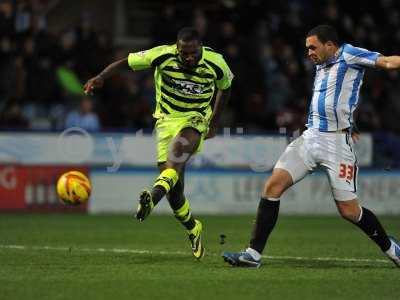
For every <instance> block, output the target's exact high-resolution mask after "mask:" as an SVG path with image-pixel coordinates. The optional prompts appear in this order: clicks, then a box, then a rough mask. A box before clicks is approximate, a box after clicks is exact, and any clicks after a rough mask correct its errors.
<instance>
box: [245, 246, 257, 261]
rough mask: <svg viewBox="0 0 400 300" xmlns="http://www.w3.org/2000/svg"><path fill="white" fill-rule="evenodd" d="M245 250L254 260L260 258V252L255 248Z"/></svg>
mask: <svg viewBox="0 0 400 300" xmlns="http://www.w3.org/2000/svg"><path fill="white" fill-rule="evenodd" d="M246 252H247V253H249V254H250V255H251V256H252V257H253V258H254V259H255V260H260V259H261V254H260V253H258V251H257V250H254V249H252V248H247V249H246Z"/></svg>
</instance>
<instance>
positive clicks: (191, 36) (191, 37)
mask: <svg viewBox="0 0 400 300" xmlns="http://www.w3.org/2000/svg"><path fill="white" fill-rule="evenodd" d="M177 40H178V41H179V40H181V41H184V42H191V41H199V42H200V41H201V38H200V33H199V32H198V31H197V29H196V28H194V27H183V28H182V29H181V30H179V31H178V36H177Z"/></svg>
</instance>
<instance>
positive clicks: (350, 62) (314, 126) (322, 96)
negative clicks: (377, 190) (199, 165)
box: [223, 25, 400, 267]
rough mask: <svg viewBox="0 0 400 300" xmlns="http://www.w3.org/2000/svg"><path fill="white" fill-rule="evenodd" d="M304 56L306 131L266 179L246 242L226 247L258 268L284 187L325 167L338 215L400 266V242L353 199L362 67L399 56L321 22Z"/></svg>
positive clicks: (388, 65)
mask: <svg viewBox="0 0 400 300" xmlns="http://www.w3.org/2000/svg"><path fill="white" fill-rule="evenodd" d="M306 48H307V50H308V56H309V58H310V59H311V61H312V62H313V63H314V64H315V65H316V71H315V79H314V87H313V95H312V99H311V104H310V108H309V115H308V123H307V124H306V126H307V130H305V131H304V132H303V134H302V135H301V136H300V137H299V138H297V139H295V140H294V141H293V142H292V143H291V144H289V146H288V147H287V148H286V151H285V152H284V153H283V154H282V155H281V157H280V158H279V160H278V162H277V163H276V165H275V167H274V170H273V172H272V176H271V177H270V178H268V180H267V181H266V183H265V187H264V190H263V192H262V197H261V200H260V203H259V206H258V211H257V218H256V222H255V224H254V227H253V231H252V235H251V240H250V245H249V247H248V248H247V249H246V250H245V251H242V252H225V253H224V254H223V257H224V260H225V261H227V262H228V263H230V264H232V265H235V266H246V267H259V266H260V265H261V254H262V252H263V251H264V248H265V245H266V242H267V239H268V237H269V235H270V233H271V232H272V230H273V228H274V226H275V223H276V221H277V218H278V212H279V203H280V201H279V200H280V197H281V196H282V194H283V193H284V191H285V190H286V189H288V188H289V187H290V186H292V185H293V184H295V183H297V182H298V181H300V180H302V179H303V178H304V177H305V176H306V175H307V174H309V173H310V172H313V171H314V170H316V169H317V168H320V169H322V170H323V171H325V172H326V174H327V175H328V178H329V184H330V186H331V190H332V195H333V198H334V200H335V204H336V206H337V208H338V211H339V213H340V214H341V216H342V217H343V218H344V219H346V220H348V221H350V222H351V223H353V224H354V225H356V226H357V227H359V228H360V229H361V230H362V231H363V232H364V233H366V234H367V235H368V236H369V238H370V239H371V240H372V241H373V242H375V243H376V244H377V245H378V246H379V248H380V249H381V250H382V251H383V252H384V253H385V254H386V255H387V256H388V258H389V259H391V260H392V261H393V262H394V263H395V264H396V265H397V266H398V267H400V245H399V243H398V242H397V241H396V240H395V239H394V238H393V237H389V236H388V235H387V234H386V232H385V230H384V229H383V227H382V225H381V224H380V222H379V221H378V219H377V217H376V216H375V214H374V213H373V212H371V211H370V210H369V209H367V208H365V207H361V206H360V204H359V202H358V199H357V171H358V167H357V159H356V154H355V153H354V150H353V141H352V138H351V137H352V128H353V112H354V110H355V108H356V106H357V104H358V99H359V92H360V87H361V84H362V79H363V76H364V72H365V68H367V67H376V68H380V69H385V70H394V69H399V68H400V56H383V55H381V54H380V53H377V52H371V51H368V50H366V49H363V48H357V47H354V46H352V45H350V44H341V45H340V44H339V40H338V36H337V33H336V30H335V29H334V28H333V27H331V26H328V25H319V26H317V27H315V28H314V29H312V30H311V31H310V32H309V33H308V35H307V37H306Z"/></svg>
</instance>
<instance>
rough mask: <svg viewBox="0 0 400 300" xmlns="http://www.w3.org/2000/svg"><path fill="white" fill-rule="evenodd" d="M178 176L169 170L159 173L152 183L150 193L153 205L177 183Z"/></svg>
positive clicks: (172, 170)
mask: <svg viewBox="0 0 400 300" xmlns="http://www.w3.org/2000/svg"><path fill="white" fill-rule="evenodd" d="M178 180H179V175H178V172H176V171H175V170H174V169H172V168H169V169H165V170H164V171H162V172H161V174H160V175H159V176H158V177H157V179H156V181H155V182H154V186H153V190H152V192H151V195H152V200H153V204H154V205H156V204H157V203H158V202H160V200H161V198H162V197H164V196H165V195H166V194H167V193H168V192H169V191H170V190H171V189H172V188H173V187H174V186H175V184H176V183H177V182H178Z"/></svg>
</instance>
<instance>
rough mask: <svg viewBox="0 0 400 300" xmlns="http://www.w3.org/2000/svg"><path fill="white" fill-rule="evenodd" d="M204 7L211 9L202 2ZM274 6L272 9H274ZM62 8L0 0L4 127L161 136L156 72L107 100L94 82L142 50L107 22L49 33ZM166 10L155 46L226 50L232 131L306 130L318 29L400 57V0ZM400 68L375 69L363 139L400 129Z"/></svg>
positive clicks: (138, 76) (118, 88)
mask: <svg viewBox="0 0 400 300" xmlns="http://www.w3.org/2000/svg"><path fill="white" fill-rule="evenodd" d="M197 2H199V3H197ZM264 2H265V3H264ZM51 3H52V2H51V1H47V0H30V1H28V0H21V1H4V0H1V1H0V127H1V128H3V129H6V128H12V129H45V130H61V129H64V128H66V127H69V126H75V125H76V126H83V127H85V128H87V129H88V130H93V131H97V130H109V129H112V130H134V129H139V128H145V129H149V128H151V127H152V125H153V119H152V116H151V114H152V111H153V108H154V89H153V78H152V76H153V75H152V72H151V71H148V72H147V71H146V72H138V73H135V72H131V71H129V70H128V68H127V70H126V72H122V73H121V74H119V75H117V76H115V77H113V78H111V79H110V80H108V81H107V83H106V85H105V87H104V89H102V90H101V91H99V92H98V93H97V94H96V95H95V97H93V98H87V97H85V96H84V95H83V94H82V89H81V88H82V84H83V83H84V82H85V81H86V80H87V79H89V78H90V77H92V76H94V75H95V74H97V73H98V72H99V71H101V70H102V69H103V68H104V67H105V66H106V65H107V64H109V63H111V62H113V61H115V60H117V59H120V58H123V57H125V56H126V55H127V54H128V53H129V52H130V51H132V52H133V51H138V50H142V49H124V48H122V47H116V46H114V45H115V44H114V42H113V41H114V36H113V30H112V26H110V30H109V31H107V32H105V31H100V30H98V29H97V28H95V26H94V25H93V23H94V22H93V20H95V18H96V15H93V14H91V13H90V12H86V11H82V12H81V17H80V22H78V23H75V24H70V26H68V27H66V28H64V29H63V30H61V31H59V32H53V31H51V30H49V28H48V22H47V16H48V11H49V9H50V7H49V6H50V5H51ZM182 3H183V2H179V1H178V2H176V1H170V2H165V1H164V2H162V9H161V10H160V11H159V15H158V16H157V18H155V21H154V22H153V23H152V25H151V28H152V29H151V32H152V36H151V37H150V41H151V42H150V44H149V45H148V47H152V46H156V45H160V44H172V43H174V42H175V40H176V33H177V31H178V30H179V29H180V28H181V27H183V26H188V25H193V26H195V27H196V28H197V29H198V30H199V31H200V33H201V35H202V37H203V41H204V44H205V45H207V46H210V47H212V48H214V49H215V50H216V51H218V52H221V53H223V54H224V57H225V59H226V61H227V62H228V64H229V65H230V67H231V69H232V71H233V73H234V74H235V80H234V84H233V93H232V98H231V101H230V103H229V105H228V107H227V110H226V113H225V114H224V120H223V126H228V127H244V128H245V130H246V132H248V133H265V132H272V131H275V132H276V131H277V130H278V129H279V128H282V127H285V128H287V130H289V131H293V130H297V129H302V128H303V127H304V124H305V122H306V113H307V108H308V105H309V101H310V95H311V88H312V82H313V65H312V64H311V63H310V62H309V61H308V59H307V57H306V52H305V48H304V41H305V40H304V39H305V35H306V33H307V32H308V31H309V30H310V29H311V28H312V27H314V26H316V25H318V24H321V23H325V24H331V25H334V26H335V27H336V28H337V29H338V32H339V35H340V37H341V38H342V40H343V42H349V43H351V44H353V45H355V46H361V47H364V48H367V49H370V50H375V51H378V52H381V53H383V54H386V55H390V54H400V50H399V49H400V47H399V46H400V31H398V28H399V26H400V10H399V3H398V2H397V1H394V0H377V1H374V2H371V3H369V4H368V5H364V4H363V3H362V2H361V1H351V2H349V1H318V0H295V1H254V0H253V1H233V0H230V1H229V0H223V1H202V2H200V1H193V3H190V2H188V1H185V2H184V3H185V4H184V5H183V4H182ZM399 74H400V73H399V72H397V71H393V72H384V71H368V72H367V74H366V77H365V80H364V86H363V88H362V92H361V103H360V106H359V108H358V111H357V114H356V115H357V117H356V119H357V125H358V127H359V128H360V130H362V131H369V132H379V131H385V133H386V134H397V133H400V123H397V122H396V120H397V119H398V118H399V116H400V101H399V91H400V90H399V89H398V86H399V83H400V78H399Z"/></svg>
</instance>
